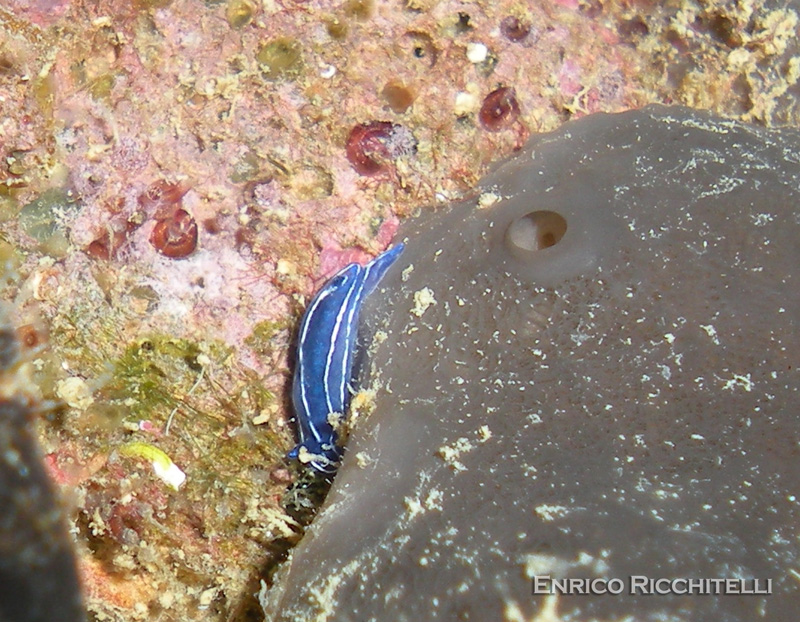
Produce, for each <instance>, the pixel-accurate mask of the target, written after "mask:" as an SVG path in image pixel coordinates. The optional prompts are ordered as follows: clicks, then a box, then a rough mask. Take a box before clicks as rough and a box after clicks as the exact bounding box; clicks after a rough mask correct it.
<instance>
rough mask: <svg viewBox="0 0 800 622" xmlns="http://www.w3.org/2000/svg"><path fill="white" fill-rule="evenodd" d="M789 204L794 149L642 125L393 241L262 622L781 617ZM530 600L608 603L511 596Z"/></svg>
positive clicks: (553, 145)
mask: <svg viewBox="0 0 800 622" xmlns="http://www.w3.org/2000/svg"><path fill="white" fill-rule="evenodd" d="M799 188H800V135H798V133H797V132H796V131H793V130H782V131H767V130H763V129H759V128H754V127H749V126H746V125H742V124H740V123H737V122H732V121H726V120H722V119H718V118H713V117H711V116H709V115H707V114H704V113H699V112H695V111H690V110H688V109H684V108H665V107H648V108H644V109H642V110H640V111H635V112H628V113H623V114H618V115H593V116H590V117H587V118H585V119H582V120H580V121H576V122H573V123H569V124H567V125H565V126H564V127H563V128H562V129H561V130H560V131H559V132H557V133H555V134H547V135H542V136H538V137H536V138H534V139H533V140H532V141H531V142H530V143H529V144H528V146H527V147H525V148H524V149H523V150H522V151H520V152H519V154H518V155H517V156H516V157H515V158H514V159H512V160H511V161H509V162H506V163H504V164H502V165H501V166H500V167H498V168H497V169H496V170H495V171H494V172H493V173H492V174H491V175H490V176H489V177H488V178H487V179H486V180H485V182H484V183H483V184H482V186H481V188H480V190H479V192H478V193H477V194H476V195H475V196H474V197H472V198H470V199H468V200H465V201H463V202H461V203H459V204H456V205H453V206H451V207H449V208H448V209H446V210H440V211H438V212H435V213H433V214H432V215H431V214H429V215H426V216H425V217H423V218H421V219H420V220H418V221H416V222H411V223H409V224H408V225H407V226H406V228H405V230H404V231H402V234H403V238H404V239H405V240H406V244H407V246H406V251H405V253H404V254H403V256H402V258H401V259H400V261H398V263H397V264H396V265H395V266H394V267H393V268H392V270H391V271H390V272H389V273H388V274H387V276H386V278H385V280H384V282H383V289H382V291H379V292H376V294H374V295H373V296H372V297H371V298H370V300H368V302H367V304H366V305H365V308H364V315H365V318H364V326H362V329H363V332H364V333H365V334H368V335H374V336H375V338H374V339H373V340H372V342H371V355H370V359H369V362H370V366H369V370H371V371H369V374H366V373H365V374H364V377H363V378H362V387H364V388H368V389H372V390H374V396H373V397H372V405H373V406H374V409H373V411H372V412H371V414H370V415H369V416H365V417H362V418H361V420H360V421H359V422H358V425H357V426H356V429H355V432H354V433H353V434H352V435H351V438H350V440H349V443H348V446H347V453H346V455H345V459H344V464H343V466H342V468H341V470H340V472H339V474H338V475H337V477H336V480H335V482H334V485H333V488H332V490H331V493H330V496H329V497H328V499H327V501H326V504H325V506H324V507H323V509H322V511H321V512H320V514H319V516H318V517H317V519H316V520H315V522H314V524H313V525H312V527H311V528H310V529H309V531H308V534H307V535H306V537H305V538H304V540H303V541H302V542H301V543H300V545H299V546H298V547H297V548H296V549H295V550H294V552H293V555H292V557H291V559H290V560H289V561H288V562H287V563H286V565H285V566H284V568H282V569H281V571H280V572H279V574H278V576H277V577H276V581H275V585H274V586H273V587H272V589H271V590H270V592H269V593H268V594H267V595H266V597H265V598H264V601H265V608H266V610H267V612H268V619H272V620H312V619H320V620H321V619H324V620H337V621H349V620H354V621H355V620H359V621H365V620H389V619H391V620H486V621H490V620H491V621H498V620H508V621H522V620H534V619H547V620H557V619H570V620H595V619H601V620H618V619H623V618H624V619H636V620H637V621H640V622H644V621H650V620H653V621H654V620H667V619H668V620H700V619H707V620H727V621H737V620H741V621H745V620H748V621H749V620H753V619H756V618H760V617H762V616H766V618H768V619H772V620H789V619H793V617H794V616H795V615H796V612H797V611H798V610H800V589H799V588H800V581H799V579H800V574H799V573H800V537H799V536H800V505H799V504H800V425H798V424H800V399H798V394H797V388H798V386H800V377H799V376H800V372H799V371H798V369H800V330H798V328H799V326H800V305H798V299H800V283H798V269H799V268H800V210H799V209H798V200H799V199H800V190H799ZM544 575H549V576H551V577H552V578H568V577H572V578H601V579H611V578H620V579H622V580H623V581H624V582H625V584H626V591H625V593H623V594H620V595H618V596H608V595H606V596H592V595H579V596H569V595H559V596H548V595H534V594H532V589H531V580H532V578H533V577H535V576H544ZM632 575H642V576H646V577H648V578H653V579H658V578H662V577H666V578H711V579H715V578H747V579H759V580H761V587H762V588H763V587H764V585H765V581H766V580H767V579H771V580H772V584H771V587H772V595H747V596H742V595H740V596H736V595H729V596H713V595H712V596H696V595H694V596H687V595H683V596H678V595H669V594H666V595H658V596H652V595H642V594H628V593H627V584H628V578H629V577H630V576H632ZM751 587H752V583H751ZM627 616H630V618H628V617H627Z"/></svg>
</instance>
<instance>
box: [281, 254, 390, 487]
mask: <svg viewBox="0 0 800 622" xmlns="http://www.w3.org/2000/svg"><path fill="white" fill-rule="evenodd" d="M402 252H403V244H398V245H397V246H395V247H393V248H391V249H389V250H387V251H386V252H384V253H382V254H380V255H378V256H377V257H375V259H373V260H372V261H370V262H369V263H368V264H367V265H366V266H360V265H358V264H355V263H351V264H349V265H347V266H345V267H344V268H342V269H341V270H339V272H337V273H336V274H335V275H334V276H333V277H331V279H330V280H329V281H328V282H326V283H325V285H323V286H322V288H321V289H320V290H319V292H317V294H316V295H315V296H314V298H313V299H312V300H311V303H310V304H309V305H308V308H307V309H306V312H305V314H304V315H303V320H302V322H301V324H300V332H299V334H298V338H297V360H296V361H295V372H294V381H293V383H292V403H293V406H294V412H295V416H296V418H297V430H298V435H299V437H300V442H299V443H298V444H297V446H296V447H295V448H294V449H292V451H290V452H289V457H290V458H298V459H299V460H300V461H301V462H304V463H307V464H310V465H311V466H312V467H313V468H314V469H316V470H317V471H320V472H322V473H333V472H335V471H336V467H337V466H338V464H339V460H340V459H341V457H342V448H341V447H340V446H339V444H338V433H337V428H338V427H339V426H340V425H341V424H342V423H343V421H344V417H345V415H346V414H347V408H348V405H349V404H350V396H351V394H352V386H351V379H352V378H351V377H352V375H353V359H354V357H355V351H356V347H357V338H358V321H359V317H360V311H361V306H362V304H363V303H364V300H365V299H366V297H367V296H369V295H370V294H371V293H372V292H373V291H374V290H375V288H376V287H377V286H378V283H380V281H381V279H382V278H383V275H384V274H386V271H387V270H388V269H389V267H390V266H391V265H392V264H393V263H394V262H395V261H397V258H398V257H399V256H400V254H401V253H402Z"/></svg>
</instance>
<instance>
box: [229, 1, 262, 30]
mask: <svg viewBox="0 0 800 622" xmlns="http://www.w3.org/2000/svg"><path fill="white" fill-rule="evenodd" d="M255 12H256V5H255V4H254V3H253V2H251V1H250V0H229V2H228V6H227V8H226V10H225V19H227V20H228V25H229V26H230V27H231V28H233V29H234V30H238V29H240V28H244V27H245V26H247V25H248V24H249V23H250V22H251V21H253V15H255Z"/></svg>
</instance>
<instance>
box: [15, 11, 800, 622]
mask: <svg viewBox="0 0 800 622" xmlns="http://www.w3.org/2000/svg"><path fill="white" fill-rule="evenodd" d="M0 5H1V6H0V267H2V279H0V284H2V287H0V300H2V301H3V302H6V303H8V306H7V307H6V308H7V309H8V321H9V322H10V324H11V325H12V326H13V328H14V329H15V332H16V335H17V338H18V340H19V343H20V344H21V349H22V360H23V362H22V365H23V366H25V367H26V370H27V371H26V377H29V378H30V380H31V382H30V383H29V384H28V385H27V386H26V388H25V391H26V392H27V396H26V397H24V398H23V402H24V403H26V404H30V405H32V407H33V408H32V410H33V412H35V413H39V415H38V416H35V417H34V421H33V423H34V424H35V425H36V427H35V429H36V431H37V434H38V436H39V440H40V443H41V446H42V448H43V450H44V454H45V456H44V459H45V466H46V468H47V472H48V474H49V475H50V477H51V478H52V479H53V480H54V481H55V482H56V483H57V485H58V487H59V488H60V489H61V491H62V492H63V493H64V494H63V496H64V499H65V501H66V506H67V512H68V515H69V519H70V532H71V534H72V535H73V536H74V540H75V543H76V548H77V552H78V555H79V569H80V576H81V578H82V581H83V584H84V586H85V589H86V594H87V605H88V608H89V610H90V611H91V613H92V614H93V615H95V616H98V617H99V618H101V619H110V620H126V621H127V620H150V619H158V618H159V616H161V617H163V618H165V619H168V618H175V619H205V620H210V621H216V620H225V621H229V620H236V621H239V620H247V619H251V618H253V619H254V618H258V617H259V616H260V614H259V608H258V604H257V602H256V601H255V599H254V598H253V594H254V593H255V592H256V590H257V589H258V587H259V580H260V579H261V577H262V576H263V575H264V574H265V569H266V568H269V567H271V566H272V565H273V564H274V563H275V562H276V560H278V559H280V557H281V556H282V555H283V554H284V552H285V550H286V549H287V548H288V547H289V546H291V545H292V544H293V543H294V542H296V541H297V540H298V539H299V538H300V537H301V535H302V533H303V525H302V521H301V520H299V519H300V518H302V516H301V514H303V515H307V514H308V513H309V512H310V511H311V510H312V509H313V508H312V507H311V505H310V504H309V499H308V497H307V495H305V493H304V490H305V488H304V486H306V484H307V483H308V482H307V481H306V480H305V479H304V478H305V476H304V474H303V473H302V472H299V471H297V470H296V469H295V468H294V467H293V466H292V465H291V464H290V463H287V462H286V461H285V453H286V451H287V450H288V449H289V448H290V447H292V446H293V445H294V443H295V442H296V439H295V438H294V430H293V428H292V425H291V422H290V419H291V416H292V415H291V412H290V410H289V408H288V399H287V388H288V379H289V378H290V376H291V352H292V340H293V332H294V330H295V326H296V324H297V320H298V318H299V316H300V314H301V313H302V311H303V308H304V307H305V304H306V303H307V301H308V300H309V298H310V296H311V295H312V294H313V292H314V291H315V289H316V288H317V287H318V286H319V285H320V283H321V282H322V281H323V280H324V279H325V278H326V277H327V276H329V275H330V274H332V273H333V272H334V271H335V270H337V269H338V268H340V267H341V266H342V265H344V264H346V263H348V262H349V261H353V260H357V261H361V262H364V261H366V260H368V259H369V258H370V257H373V256H375V255H376V254H377V253H378V252H379V251H381V250H383V249H384V248H386V246H387V245H388V244H389V243H390V242H391V240H392V238H393V236H394V235H395V233H396V231H397V228H398V226H399V224H400V222H401V221H402V220H403V219H405V218H406V217H408V216H409V215H410V214H412V213H414V212H416V211H417V210H420V209H425V210H427V209H430V208H431V207H434V206H437V205H438V206H442V205H447V204H449V203H451V202H452V201H454V200H458V199H461V198H463V197H465V196H470V195H471V193H472V192H473V187H474V185H475V184H476V183H477V181H478V180H479V179H480V178H481V177H482V176H483V175H484V173H485V172H486V170H487V168H488V167H489V166H490V164H491V163H492V162H494V161H497V160H499V159H502V158H504V157H506V156H508V155H510V154H512V153H513V152H514V151H515V150H518V149H520V148H521V147H522V146H523V145H524V144H525V142H526V140H527V139H528V137H529V136H531V135H536V134H538V133H541V132H549V131H552V130H555V129H556V128H558V127H560V126H561V125H562V124H563V123H566V122H569V121H571V120H573V119H577V118H580V117H583V116H586V115H587V114H590V113H595V112H616V111H621V110H626V109H631V108H638V107H641V106H643V105H645V104H647V103H650V102H662V103H682V104H687V105H691V106H694V107H697V108H706V109H708V110H712V111H714V112H716V113H718V114H722V115H725V116H729V117H735V118H738V119H741V120H745V121H749V122H753V123H756V124H759V125H764V126H777V125H797V122H798V104H797V102H798V101H800V100H798V92H797V91H798V86H797V82H798V77H800V69H799V68H798V67H799V66H798V60H797V59H798V54H797V48H798V46H797V41H798V37H797V34H798V23H800V22H798V15H797V8H798V2H796V1H795V0H791V1H789V2H784V1H777V0H763V1H762V0H746V1H740V0H739V1H735V2H734V1H733V0H730V1H726V0H717V1H714V2H692V1H689V0H669V1H666V2H653V1H652V0H542V1H541V2H518V1H515V0H499V1H496V2H495V1H491V2H490V1H488V0H478V1H474V2H463V1H460V0H443V1H436V2H434V1H429V0H408V1H406V2H375V1H374V0H344V1H343V2H338V3H334V4H331V3H328V2H318V1H314V0H312V1H303V2H295V1H281V0H278V1H272V0H263V1H255V0H124V1H123V0H7V1H5V2H2V3H0ZM426 206H427V207H426ZM15 429H18V428H15ZM26 430H27V428H26ZM297 510H299V512H298V511H297Z"/></svg>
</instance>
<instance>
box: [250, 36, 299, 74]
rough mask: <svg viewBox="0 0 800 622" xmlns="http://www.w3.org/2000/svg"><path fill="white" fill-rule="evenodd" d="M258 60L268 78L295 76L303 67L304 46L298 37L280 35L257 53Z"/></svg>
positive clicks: (265, 44)
mask: <svg viewBox="0 0 800 622" xmlns="http://www.w3.org/2000/svg"><path fill="white" fill-rule="evenodd" d="M256 60H257V61H258V63H259V64H260V65H261V72H262V74H263V75H264V77H265V78H267V79H268V80H278V79H280V78H289V79H291V78H295V77H297V75H298V74H299V73H300V71H301V69H302V67H303V47H302V45H301V44H300V42H299V41H297V40H296V39H290V38H289V37H280V38H278V39H273V40H272V41H269V42H267V43H264V44H263V45H262V46H261V47H260V48H259V50H258V52H257V53H256Z"/></svg>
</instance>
